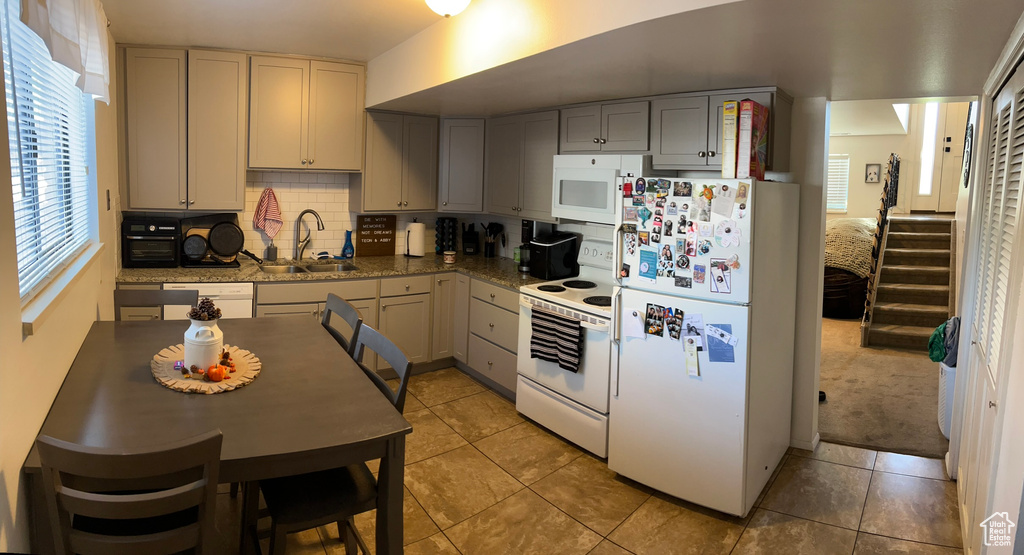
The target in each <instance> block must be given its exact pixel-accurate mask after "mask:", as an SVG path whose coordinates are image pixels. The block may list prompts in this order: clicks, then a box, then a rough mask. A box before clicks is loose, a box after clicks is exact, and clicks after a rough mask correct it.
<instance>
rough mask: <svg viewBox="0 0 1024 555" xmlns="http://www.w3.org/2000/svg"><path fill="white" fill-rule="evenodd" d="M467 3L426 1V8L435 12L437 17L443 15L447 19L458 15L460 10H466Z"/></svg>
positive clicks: (459, 1) (467, 0) (466, 1)
mask: <svg viewBox="0 0 1024 555" xmlns="http://www.w3.org/2000/svg"><path fill="white" fill-rule="evenodd" d="M469 2H470V0H427V6H429V7H430V9H432V10H434V11H435V12H437V14H438V15H443V16H445V17H446V18H447V17H451V16H453V15H459V14H460V13H461V12H462V10H464V9H466V6H468V5H469Z"/></svg>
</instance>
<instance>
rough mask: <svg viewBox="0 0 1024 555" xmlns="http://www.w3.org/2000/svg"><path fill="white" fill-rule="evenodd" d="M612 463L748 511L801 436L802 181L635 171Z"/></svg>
mask: <svg viewBox="0 0 1024 555" xmlns="http://www.w3.org/2000/svg"><path fill="white" fill-rule="evenodd" d="M621 193H622V194H621V197H622V199H621V201H622V202H621V205H620V206H619V207H618V209H617V213H618V214H617V218H616V219H617V223H616V234H617V237H616V253H615V257H616V258H615V260H616V263H615V272H616V276H615V277H616V279H617V280H618V282H619V287H617V288H616V290H615V294H614V296H613V318H614V320H615V326H614V330H613V342H614V344H615V347H616V348H615V349H614V350H615V351H617V357H616V358H615V360H613V363H612V365H613V367H612V373H611V380H612V381H611V393H610V397H611V399H610V405H609V448H608V449H609V453H608V466H609V467H610V468H611V469H612V470H614V471H616V472H618V473H619V474H622V475H624V476H627V477H629V478H632V479H634V480H636V481H638V482H641V483H644V484H647V485H648V486H651V487H653V488H654V489H657V490H659V491H663V492H665V493H668V494H670V495H673V496H676V497H679V498H682V499H685V500H687V501H691V502H693V503H696V504H699V505H703V506H706V507H709V508H712V509H715V510H718V511H722V512H725V513H730V514H735V515H741V516H742V515H745V514H746V513H747V512H748V511H749V510H750V508H751V507H752V506H753V504H754V501H755V499H756V498H757V496H758V494H759V493H760V492H761V489H762V488H763V487H764V485H765V484H766V483H767V481H768V478H769V477H770V476H771V473H772V471H773V470H774V469H775V467H776V465H777V464H778V463H779V461H780V460H781V459H782V456H783V455H784V454H785V452H786V449H787V447H788V445H789V437H790V418H791V404H792V383H793V339H794V319H795V311H796V262H797V261H796V252H797V228H798V217H799V216H798V213H799V186H797V185H795V184H791V183H773V182H756V181H753V180H722V179H685V178H683V179H680V178H673V179H664V178H654V177H652V178H650V179H647V178H641V179H634V180H631V179H630V178H626V179H625V180H624V181H623V183H622V184H621Z"/></svg>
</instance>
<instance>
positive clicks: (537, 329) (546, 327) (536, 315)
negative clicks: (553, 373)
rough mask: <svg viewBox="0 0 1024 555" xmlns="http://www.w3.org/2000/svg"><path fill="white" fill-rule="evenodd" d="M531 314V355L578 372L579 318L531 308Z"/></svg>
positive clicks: (580, 330)
mask: <svg viewBox="0 0 1024 555" xmlns="http://www.w3.org/2000/svg"><path fill="white" fill-rule="evenodd" d="M532 313H533V315H532V316H531V317H530V328H531V331H532V335H531V336H530V358H539V359H541V360H546V361H548V362H554V363H555V364H558V366H559V367H561V368H562V369H563V370H568V371H569V372H579V370H580V358H582V357H583V326H582V325H580V322H579V320H576V319H573V318H566V317H564V316H561V315H559V314H555V313H554V312H548V311H546V310H539V309H537V307H533V310H532Z"/></svg>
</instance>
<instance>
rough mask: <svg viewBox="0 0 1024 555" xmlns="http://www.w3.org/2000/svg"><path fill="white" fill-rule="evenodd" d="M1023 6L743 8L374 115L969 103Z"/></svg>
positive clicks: (647, 31)
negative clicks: (742, 96) (746, 91)
mask: <svg viewBox="0 0 1024 555" xmlns="http://www.w3.org/2000/svg"><path fill="white" fill-rule="evenodd" d="M1021 9H1022V4H1021V2H1020V0H988V1H986V2H984V3H977V2H974V1H972V0H901V1H899V2H891V1H887V0H744V1H742V2H736V3H732V4H725V5H721V6H716V7H712V8H706V9H703V10H697V11H691V12H685V13H682V14H677V15H673V16H669V17H665V18H661V19H656V20H651V21H647V22H643V23H639V24H636V25H632V26H629V27H624V28H621V29H617V30H614V31H610V32H607V33H604V34H601V35H597V36H593V37H589V38H586V39H583V40H580V41H577V42H575V43H571V44H568V45H566V46H563V47H560V48H556V49H553V50H549V51H547V52H543V53H540V54H537V55H535V56H531V57H529V58H525V59H522V60H518V61H515V62H512V63H509V64H505V65H503V66H499V67H496V68H494V69H491V70H488V71H483V72H480V73H477V74H474V75H470V76H468V77H464V78H462V79H459V80H456V81H452V82H449V83H445V84H443V85H439V86H437V87H434V88H431V89H427V90H424V91H420V92H418V93H415V94H411V95H408V96H406V97H403V98H399V99H395V100H392V101H388V102H386V103H383V104H381V105H379V106H375V107H376V108H383V109H393V110H405V111H412V112H424V113H440V114H447V115H492V114H497V113H507V112H514V111H523V110H529V109H534V108H540V107H545V106H554V105H559V104H569V103H575V102H586V101H593V100H602V99H613V98H626V97H630V96H642V95H652V94H665V93H671V92H682V91H700V90H714V89H725V88H737V87H749V86H761V85H777V86H779V87H781V88H783V89H784V90H786V91H788V92H789V93H791V94H792V95H794V96H797V97H814V96H823V97H829V98H831V99H833V100H861V99H880V98H916V97H934V96H967V95H975V94H978V93H979V92H980V91H981V89H982V86H983V84H984V81H985V79H986V77H987V76H988V73H989V71H990V70H991V68H992V66H993V65H994V63H995V60H996V58H997V57H998V55H999V52H1000V51H1001V50H1002V48H1003V45H1004V43H1005V42H1006V40H1007V39H1008V37H1009V34H1010V31H1011V29H1012V28H1013V25H1014V23H1015V22H1016V21H1017V19H1018V18H1020V16H1021ZM370 78H372V75H371V77H370Z"/></svg>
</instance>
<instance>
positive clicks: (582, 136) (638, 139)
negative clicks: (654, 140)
mask: <svg viewBox="0 0 1024 555" xmlns="http://www.w3.org/2000/svg"><path fill="white" fill-rule="evenodd" d="M650 111H651V105H650V103H649V102H648V101H646V100H644V101H639V102H618V103H613V104H591V105H587V106H579V107H576V108H567V109H564V110H562V113H561V136H560V137H559V145H558V146H559V152H560V153H562V154H566V153H571V152H580V153H587V152H644V151H646V150H647V149H648V146H649V143H648V136H649V129H650Z"/></svg>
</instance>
